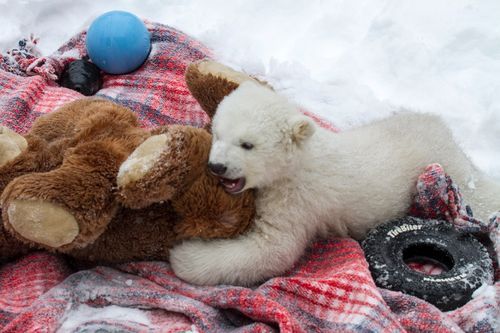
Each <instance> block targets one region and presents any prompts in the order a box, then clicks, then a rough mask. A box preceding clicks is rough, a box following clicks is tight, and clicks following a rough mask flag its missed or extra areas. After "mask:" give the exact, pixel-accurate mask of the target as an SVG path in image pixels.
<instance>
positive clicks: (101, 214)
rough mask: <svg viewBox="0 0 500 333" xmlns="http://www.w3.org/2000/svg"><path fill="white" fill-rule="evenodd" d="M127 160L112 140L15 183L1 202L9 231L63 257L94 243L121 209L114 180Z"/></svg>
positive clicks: (74, 152)
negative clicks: (55, 249)
mask: <svg viewBox="0 0 500 333" xmlns="http://www.w3.org/2000/svg"><path fill="white" fill-rule="evenodd" d="M127 155H128V151H126V150H124V149H123V146H122V145H120V144H118V143H117V142H116V141H113V140H109V141H105V140H103V141H91V142H86V143H84V144H80V145H78V146H77V147H75V148H74V149H72V150H71V151H69V153H68V154H67V155H66V156H65V158H64V161H63V163H62V165H61V167H60V168H58V169H55V170H52V171H49V172H45V173H32V174H27V175H24V176H21V177H18V178H16V179H14V180H13V181H12V182H11V183H10V184H9V185H8V186H7V187H6V188H5V190H4V192H3V194H2V198H1V203H2V217H3V220H4V225H5V227H6V229H8V231H9V232H11V233H12V234H13V235H14V236H16V237H17V238H19V239H20V240H22V241H24V242H27V243H34V244H38V245H41V246H43V247H46V248H49V249H54V248H57V249H59V250H61V251H65V250H69V249H71V248H75V247H83V246H85V245H87V244H89V243H91V242H92V241H94V240H95V239H96V238H97V237H98V236H99V235H100V234H101V233H102V232H103V231H104V230H105V228H106V226H107V224H108V223H109V221H110V220H111V218H112V217H113V216H114V214H115V212H116V210H117V209H118V204H117V201H116V200H115V195H114V188H115V187H116V174H117V172H118V167H119V166H120V164H121V163H122V162H123V161H124V160H125V158H126V156H127Z"/></svg>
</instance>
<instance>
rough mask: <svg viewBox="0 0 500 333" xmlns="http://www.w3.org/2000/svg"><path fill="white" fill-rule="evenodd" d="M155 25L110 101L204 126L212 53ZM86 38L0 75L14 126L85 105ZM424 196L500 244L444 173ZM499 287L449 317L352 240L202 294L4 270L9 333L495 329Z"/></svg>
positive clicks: (0, 277)
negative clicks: (198, 75)
mask: <svg viewBox="0 0 500 333" xmlns="http://www.w3.org/2000/svg"><path fill="white" fill-rule="evenodd" d="M148 28H149V30H150V31H151V33H152V41H153V50H152V54H151V56H150V58H149V60H148V62H147V63H146V64H145V65H144V66H143V67H142V68H141V69H139V70H138V71H137V72H134V73H131V74H128V75H120V76H110V75H107V76H105V78H104V87H103V89H102V90H101V91H100V92H99V95H100V96H103V97H105V98H109V99H111V100H113V101H116V102H117V103H120V104H123V105H126V106H128V107H130V108H131V109H133V110H134V111H135V112H137V113H138V114H139V116H140V117H141V121H142V123H143V125H144V126H154V125H161V124H168V123H181V124H192V125H195V126H201V125H204V124H205V123H206V121H207V120H208V119H207V118H206V115H205V114H204V113H202V111H201V109H200V108H199V106H198V105H197V104H196V102H195V101H194V99H193V98H192V97H191V96H190V95H189V93H188V91H187V88H186V85H185V83H184V80H183V74H184V70H185V67H186V65H187V63H189V62H190V61H193V60H197V59H200V58H203V57H206V56H207V55H208V54H209V52H208V50H206V49H205V48H204V47H203V46H202V45H200V44H199V43H197V42H196V41H194V40H192V39H190V38H189V37H187V36H185V35H184V34H182V33H180V32H178V31H176V30H174V29H171V28H169V27H166V26H163V25H159V24H152V23H148ZM84 38H85V33H81V34H79V35H77V36H76V37H74V38H73V39H71V40H70V41H69V42H68V43H67V44H65V45H64V46H63V47H62V48H61V49H60V50H59V51H58V52H57V53H56V54H55V55H54V56H52V57H46V58H43V61H41V60H40V61H38V62H35V61H36V60H34V59H31V58H30V59H28V60H25V61H24V62H21V63H22V64H23V65H22V66H20V67H18V69H19V73H20V74H21V75H24V74H25V73H26V72H27V71H28V72H29V74H36V75H34V76H21V75H17V74H12V73H8V72H6V71H5V70H0V88H1V90H0V108H1V110H2V112H1V114H0V122H1V123H2V124H6V125H8V126H10V127H12V128H14V129H16V130H17V131H20V132H22V131H26V130H27V129H29V128H30V126H31V123H32V122H33V120H34V119H35V118H36V117H37V116H38V115H39V114H41V113H45V112H50V111H52V110H53V109H54V108H55V107H57V106H59V105H61V104H63V103H65V102H67V101H69V100H73V99H76V98H79V97H81V96H80V95H79V94H78V93H77V92H74V91H71V90H68V89H65V88H60V87H58V86H57V85H56V84H55V83H54V82H52V81H50V79H51V78H53V75H58V74H59V73H60V70H61V68H63V67H64V64H65V62H67V61H70V60H71V59H73V58H79V57H80V56H81V55H83V53H84V48H83V45H84V43H83V42H84ZM28 58H29V57H28ZM35 58H36V57H35ZM23 59H24V58H23ZM0 60H1V59H0ZM11 60H12V59H11ZM42 62H43V64H41V63H42ZM5 63H6V62H4V64H5ZM33 63H35V64H38V65H39V66H31V65H32V64H33ZM0 64H1V61H0ZM9 66H10V67H9V68H12V61H10V62H9ZM23 66H24V67H23ZM30 66H31V67H30ZM5 68H6V67H5ZM5 68H4V69H5ZM19 73H18V74H19ZM23 73H24V74H23ZM323 126H326V125H325V124H323ZM326 127H327V128H330V129H334V127H333V126H326ZM443 179H444V180H443ZM418 188H419V196H418V197H417V198H416V203H415V205H414V207H413V209H412V213H413V214H416V215H420V216H424V217H426V216H427V217H431V216H432V217H441V218H442V217H445V218H447V219H448V220H450V221H451V222H453V223H456V222H459V223H458V224H459V225H461V226H462V227H463V226H464V225H465V226H466V227H471V228H475V229H478V228H479V229H481V230H486V229H487V230H490V231H492V234H493V235H495V237H496V238H495V237H493V238H495V239H496V240H498V224H499V223H498V222H499V221H500V219H499V218H494V219H492V222H491V223H490V224H489V225H488V226H486V225H484V224H482V223H481V222H480V221H476V220H472V219H470V218H468V217H467V216H464V209H462V208H461V207H464V206H463V205H462V203H461V201H460V200H458V199H457V198H459V194H458V190H457V189H456V187H454V185H453V183H452V182H451V179H449V178H447V176H446V175H445V173H444V171H443V170H442V169H440V167H439V166H437V165H433V166H430V167H429V169H428V170H427V171H426V173H425V174H424V175H423V176H422V177H421V178H420V179H419V185H418ZM450 217H452V218H450ZM467 223H470V225H467ZM474 225H476V226H474ZM496 244H497V246H498V244H499V242H497V243H496ZM431 268H432V267H431ZM495 281H496V282H495V285H494V286H491V287H490V288H493V290H494V291H496V293H491V292H485V293H483V294H480V295H479V296H477V297H476V298H474V299H473V300H472V301H470V302H469V303H468V304H466V305H465V306H463V307H462V308H460V309H457V310H455V311H452V312H448V313H443V312H441V311H439V310H438V309H437V308H435V307H434V306H432V305H430V304H428V303H426V302H425V301H423V300H420V299H418V298H415V297H412V296H408V295H405V294H402V293H399V292H393V291H388V290H383V289H379V288H377V287H376V286H375V284H374V282H373V280H372V278H371V275H370V272H369V270H368V265H367V263H366V261H365V259H364V255H363V252H362V250H361V248H360V246H359V244H358V243H357V242H355V241H353V240H351V239H336V238H334V239H329V240H318V241H317V242H315V243H314V244H313V245H311V246H310V248H309V249H308V250H307V252H306V253H305V254H304V256H303V257H302V259H301V260H300V262H298V263H297V264H296V266H295V267H294V268H293V269H292V270H291V271H290V272H289V273H288V274H286V275H285V276H282V277H277V278H274V279H271V280H269V281H267V282H266V283H264V284H262V285H260V286H257V287H255V288H241V287H232V286H217V287H198V286H193V285H190V284H187V283H185V282H183V281H181V280H179V279H178V278H177V277H176V276H175V275H174V274H173V272H172V270H171V269H170V267H169V265H168V263H164V262H135V263H129V264H124V265H120V266H117V267H113V268H112V267H96V268H93V269H90V270H85V271H74V270H72V269H70V268H69V266H68V265H67V263H66V262H65V261H64V260H63V259H62V258H61V257H59V256H56V255H53V254H49V253H45V252H35V253H32V254H29V255H27V256H24V257H22V258H20V259H18V260H17V261H14V262H12V263H8V264H4V265H2V266H0V332H19V333H21V332H22V333H25V332H54V331H57V330H59V331H60V332H83V331H91V332H94V331H98V330H99V329H102V331H113V332H115V331H123V332H179V331H188V330H197V331H199V332H275V331H277V329H280V330H281V331H283V332H361V331H363V332H462V331H465V332H495V330H496V329H497V328H498V326H495V325H497V324H498V323H497V322H496V320H497V319H498V318H499V314H498V303H499V297H500V290H499V288H500V283H499V282H498V275H497V277H496V280H495ZM117 314H118V315H117ZM120 314H121V315H120ZM497 331H498V330H497Z"/></svg>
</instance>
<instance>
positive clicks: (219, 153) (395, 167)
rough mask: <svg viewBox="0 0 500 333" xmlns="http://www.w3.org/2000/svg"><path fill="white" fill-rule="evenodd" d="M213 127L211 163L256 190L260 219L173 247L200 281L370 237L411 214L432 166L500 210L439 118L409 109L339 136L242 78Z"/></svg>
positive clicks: (276, 271) (264, 273)
mask: <svg viewBox="0 0 500 333" xmlns="http://www.w3.org/2000/svg"><path fill="white" fill-rule="evenodd" d="M213 134H214V141H213V146H212V151H211V155H210V162H211V163H223V164H225V165H226V166H227V168H228V170H227V172H226V174H225V175H224V177H228V178H238V177H246V186H245V189H246V188H256V189H257V202H256V206H257V216H256V218H255V226H254V227H253V229H252V230H251V231H249V232H247V233H246V234H244V235H242V236H240V237H238V238H235V239H227V240H215V241H213V240H212V241H206V242H205V241H201V240H191V241H185V242H184V243H182V244H180V245H179V246H177V247H175V248H174V249H173V250H172V252H171V264H172V267H173V269H174V271H175V273H176V274H177V275H178V276H179V277H181V278H182V279H185V280H187V281H189V282H192V283H196V284H220V283H227V284H241V285H251V284H255V283H257V282H260V281H263V280H265V279H267V278H270V277H273V276H277V275H280V274H283V273H285V272H286V271H287V270H288V269H290V268H291V267H292V266H293V265H294V263H295V262H296V261H297V259H298V258H299V257H300V255H301V254H302V253H303V251H304V249H305V248H306V246H307V245H308V244H309V243H310V242H311V240H312V239H313V238H314V237H316V236H327V235H337V236H352V237H354V238H358V239H359V238H361V237H363V236H364V235H365V233H366V232H367V231H368V230H369V229H370V228H372V227H374V226H376V225H377V224H379V223H383V222H384V221H387V220H390V219H393V218H396V217H400V216H403V215H405V213H406V212H407V210H408V208H409V206H410V204H411V202H412V198H413V195H414V194H415V191H416V188H415V184H416V179H417V177H418V176H419V175H420V174H421V173H422V172H423V170H424V168H425V167H426V166H427V165H429V164H431V163H440V164H441V165H442V166H443V167H444V168H445V171H446V172H447V173H448V174H449V175H450V176H451V177H452V178H453V179H454V180H455V181H456V182H457V183H458V184H459V186H460V188H461V189H462V192H463V195H464V198H465V200H466V202H468V203H469V204H470V205H471V207H472V209H473V210H474V212H475V214H476V215H477V216H479V217H481V218H483V219H484V218H487V216H488V214H490V213H493V212H494V211H496V210H498V209H499V208H500V186H499V185H498V184H494V183H493V182H492V181H490V180H488V179H486V177H485V176H484V175H483V174H481V173H480V172H479V171H477V169H475V168H474V167H473V166H472V164H471V163H470V161H469V159H468V158H467V157H466V156H465V155H464V153H463V152H462V151H461V150H460V149H459V147H458V146H457V145H456V143H455V142H454V141H453V138H452V135H451V133H450V131H449V130H448V129H447V128H446V126H445V125H444V124H443V122H442V121H441V120H440V119H439V118H438V117H436V116H432V115H427V114H414V113H402V114H398V115H395V116H393V117H391V118H388V119H385V120H382V121H379V122H376V123H373V124H370V125H367V126H364V127H360V128H357V129H354V130H350V131H345V132H341V133H338V134H335V133H333V132H330V131H327V130H324V129H322V128H319V127H316V126H315V124H314V123H312V122H311V121H310V120H309V119H308V118H306V117H305V116H303V115H302V114H301V113H300V112H299V111H298V109H297V108H296V107H295V106H294V105H292V104H290V103H289V102H287V101H286V100H285V99H284V98H283V97H281V96H279V95H277V94H276V93H274V92H272V91H271V90H269V89H267V88H265V87H262V86H259V85H257V84H254V83H243V84H241V86H240V87H239V88H238V89H237V90H236V91H234V92H233V93H232V94H230V95H229V96H228V97H226V98H225V99H224V101H223V102H222V103H221V104H220V106H219V109H218V110H217V113H216V116H215V118H214V121H213ZM243 142H249V143H252V144H253V145H254V148H253V149H252V150H245V149H243V148H242V147H240V145H241V143H243ZM471 180H473V181H474V184H475V188H472V186H467V184H469V183H470V182H471Z"/></svg>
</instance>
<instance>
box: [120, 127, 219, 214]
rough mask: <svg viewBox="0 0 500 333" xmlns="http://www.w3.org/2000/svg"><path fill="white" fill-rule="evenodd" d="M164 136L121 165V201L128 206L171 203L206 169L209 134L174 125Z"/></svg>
mask: <svg viewBox="0 0 500 333" xmlns="http://www.w3.org/2000/svg"><path fill="white" fill-rule="evenodd" d="M156 133H158V132H156ZM161 133H162V134H157V135H152V136H151V137H149V138H148V139H147V140H145V141H144V142H143V143H142V144H141V145H140V146H139V147H137V149H135V150H134V152H132V154H131V155H130V156H129V157H128V158H127V160H126V161H125V162H124V163H123V164H122V165H121V166H120V170H119V172H118V177H117V184H118V189H119V200H120V201H121V202H122V204H124V205H125V206H127V207H130V208H143V207H146V206H148V205H150V204H152V203H157V202H161V201H167V200H171V199H172V198H174V197H175V196H177V195H178V194H179V193H183V192H185V191H186V190H187V189H188V188H189V187H190V186H191V184H192V183H193V182H194V181H195V180H196V179H197V178H198V177H199V176H200V174H201V173H202V172H203V171H204V170H205V168H206V163H207V161H208V153H209V151H210V142H211V136H210V134H209V133H208V132H207V131H205V130H203V129H199V128H194V127H190V126H181V125H172V126H169V127H164V128H162V129H161Z"/></svg>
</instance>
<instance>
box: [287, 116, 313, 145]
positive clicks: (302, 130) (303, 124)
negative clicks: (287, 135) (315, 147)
mask: <svg viewBox="0 0 500 333" xmlns="http://www.w3.org/2000/svg"><path fill="white" fill-rule="evenodd" d="M290 123H291V126H292V131H291V132H292V142H293V143H295V144H297V145H300V144H301V143H303V142H304V141H305V140H307V139H308V138H310V137H311V136H312V135H313V134H314V131H315V130H316V125H315V124H314V123H313V122H312V121H311V119H309V118H308V117H306V116H296V117H293V118H292V119H291V122H290Z"/></svg>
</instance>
